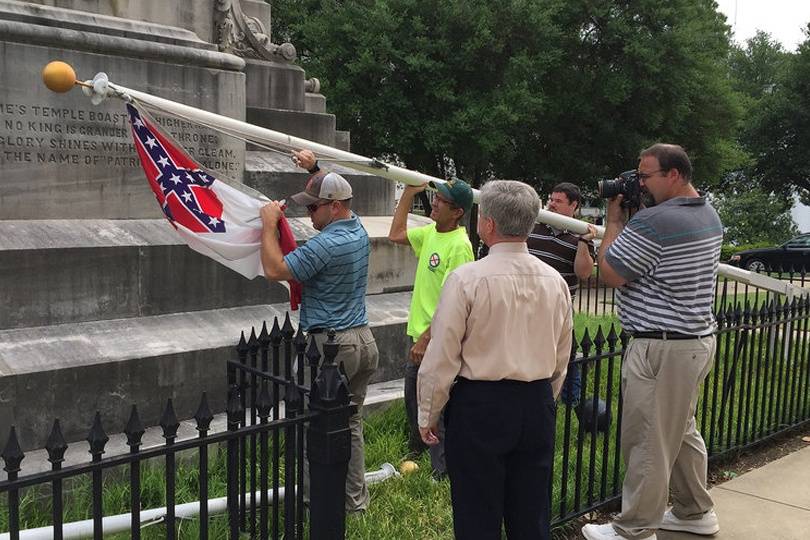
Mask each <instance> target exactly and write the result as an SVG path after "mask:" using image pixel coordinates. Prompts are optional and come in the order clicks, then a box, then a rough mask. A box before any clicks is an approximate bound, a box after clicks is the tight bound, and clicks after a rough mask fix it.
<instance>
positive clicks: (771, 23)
mask: <svg viewBox="0 0 810 540" xmlns="http://www.w3.org/2000/svg"><path fill="white" fill-rule="evenodd" d="M715 1H716V2H717V4H718V6H719V8H720V11H721V12H722V13H723V14H725V16H726V18H727V19H728V24H729V26H731V28H732V30H734V38H735V40H736V41H738V42H739V43H744V42H745V40H746V39H748V38H750V37H752V36H753V35H754V34H755V33H756V31H757V30H764V31H765V32H768V33H769V34H771V36H772V37H773V38H774V39H776V41H779V42H780V43H782V45H783V46H784V47H785V49H787V50H788V51H795V50H796V46H797V45H798V44H799V43H801V42H802V41H804V40H805V35H804V32H803V29H804V28H806V27H807V23H808V22H810V0H715Z"/></svg>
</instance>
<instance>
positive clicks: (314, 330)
mask: <svg viewBox="0 0 810 540" xmlns="http://www.w3.org/2000/svg"><path fill="white" fill-rule="evenodd" d="M364 326H366V325H365V324H361V325H360V326H352V327H351V328H343V329H342V330H335V333H336V334H339V333H341V332H348V331H349V330H354V329H355V328H363V327H364ZM330 330H332V328H310V329H309V330H307V334H325V333H327V332H329V331H330Z"/></svg>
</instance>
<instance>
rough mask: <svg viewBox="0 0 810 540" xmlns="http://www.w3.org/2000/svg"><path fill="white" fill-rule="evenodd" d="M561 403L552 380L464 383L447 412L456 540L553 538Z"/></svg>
mask: <svg viewBox="0 0 810 540" xmlns="http://www.w3.org/2000/svg"><path fill="white" fill-rule="evenodd" d="M555 417H556V404H555V403H554V397H553V395H552V391H551V384H550V383H549V381H548V380H540V381H533V382H520V381H470V380H467V379H463V378H460V379H459V380H458V382H457V383H456V384H455V385H454V386H453V389H452V390H451V393H450V401H449V403H448V405H447V408H446V409H445V415H444V418H445V452H446V459H447V472H448V474H449V476H450V492H451V498H452V503H453V530H454V532H455V536H456V539H458V540H500V538H501V527H502V526H503V527H504V528H505V530H506V536H507V538H509V540H524V539H525V540H538V539H540V540H544V539H550V538H551V533H550V525H549V523H550V516H551V512H550V506H551V501H550V486H551V469H552V462H553V456H554V431H555Z"/></svg>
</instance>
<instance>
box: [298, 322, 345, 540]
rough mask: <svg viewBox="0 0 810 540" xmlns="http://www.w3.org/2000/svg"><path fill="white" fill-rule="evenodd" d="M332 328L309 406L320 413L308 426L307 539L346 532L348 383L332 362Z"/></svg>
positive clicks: (334, 349)
mask: <svg viewBox="0 0 810 540" xmlns="http://www.w3.org/2000/svg"><path fill="white" fill-rule="evenodd" d="M337 351H338V345H337V343H335V335H334V332H331V331H330V333H329V339H328V341H327V342H326V343H324V346H323V353H324V362H323V365H322V366H321V370H320V373H318V376H317V377H316V378H315V384H314V386H313V387H312V391H311V397H310V405H309V407H310V409H311V410H312V411H317V412H318V413H319V414H318V415H317V416H316V417H315V418H313V419H312V420H311V422H310V424H309V427H308V429H307V458H308V459H309V467H310V503H309V515H310V539H311V540H334V539H341V540H342V539H343V538H345V535H346V506H345V504H346V503H345V501H346V472H347V471H348V467H349V457H350V456H351V433H350V431H349V415H350V414H351V412H352V407H348V405H349V385H348V381H347V380H346V377H345V376H344V375H343V374H342V373H341V372H340V370H339V369H338V366H336V365H335V356H337Z"/></svg>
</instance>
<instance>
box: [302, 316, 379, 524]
mask: <svg viewBox="0 0 810 540" xmlns="http://www.w3.org/2000/svg"><path fill="white" fill-rule="evenodd" d="M314 336H315V343H317V345H318V350H319V351H320V352H321V354H323V344H324V343H325V342H326V340H327V338H328V336H327V335H326V333H325V332H324V333H321V334H314ZM335 341H336V342H337V344H338V345H339V349H338V353H337V357H336V358H335V364H337V365H338V366H340V364H341V363H342V364H343V369H344V370H345V371H346V376H347V377H348V378H349V392H350V393H351V394H352V403H354V404H355V405H357V412H356V413H355V414H353V415H352V416H351V417H350V418H349V427H350V428H351V432H352V443H351V444H352V455H351V458H350V459H349V471H348V473H347V474H346V511H347V512H357V511H358V510H365V509H366V508H367V507H368V500H369V495H368V487H367V486H366V477H365V474H366V463H365V452H364V447H363V402H364V401H365V399H366V390H367V389H368V381H369V379H371V376H372V375H374V372H375V371H376V370H377V365H378V363H379V356H380V354H379V352H378V351H377V342H376V341H375V340H374V335H373V334H372V333H371V329H370V328H369V327H368V326H359V327H357V328H350V329H348V330H343V331H341V332H338V333H337V334H336V335H335ZM305 464H306V461H305ZM308 468H309V467H307V469H308ZM307 472H308V471H307ZM305 482H306V480H305Z"/></svg>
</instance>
